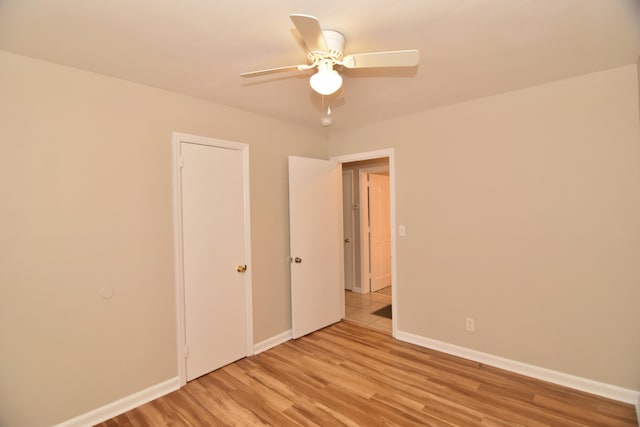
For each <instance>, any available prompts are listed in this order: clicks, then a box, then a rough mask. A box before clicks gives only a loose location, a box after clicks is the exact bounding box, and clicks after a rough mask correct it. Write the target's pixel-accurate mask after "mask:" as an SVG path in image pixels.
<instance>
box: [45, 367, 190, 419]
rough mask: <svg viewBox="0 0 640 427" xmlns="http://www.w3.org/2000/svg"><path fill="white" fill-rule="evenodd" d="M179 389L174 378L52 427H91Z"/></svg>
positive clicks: (178, 382) (178, 384)
mask: <svg viewBox="0 0 640 427" xmlns="http://www.w3.org/2000/svg"><path fill="white" fill-rule="evenodd" d="M179 388H180V378H178V377H175V378H171V379H169V380H167V381H163V382H161V383H160V384H156V385H153V386H151V387H149V388H146V389H144V390H140V391H138V392H136V393H133V394H131V395H129V396H127V397H123V398H122V399H120V400H116V401H115V402H112V403H109V404H108V405H105V406H102V407H100V408H97V409H94V410H93V411H90V412H87V413H85V414H82V415H80V416H78V417H75V418H72V419H70V420H67V421H64V422H62V423H60V424H57V425H56V426H54V427H86V426H93V425H96V424H98V423H101V422H103V421H106V420H108V419H110V418H113V417H115V416H116V415H120V414H122V413H123V412H127V411H128V410H130V409H133V408H137V407H138V406H140V405H143V404H145V403H147V402H149V401H151V400H153V399H157V398H158V397H161V396H164V395H165V394H168V393H171V392H172V391H176V390H177V389H179Z"/></svg>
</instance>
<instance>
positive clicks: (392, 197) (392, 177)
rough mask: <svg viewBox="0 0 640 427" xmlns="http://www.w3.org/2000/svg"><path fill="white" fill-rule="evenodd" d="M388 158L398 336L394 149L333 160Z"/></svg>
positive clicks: (394, 319) (394, 325)
mask: <svg viewBox="0 0 640 427" xmlns="http://www.w3.org/2000/svg"><path fill="white" fill-rule="evenodd" d="M383 157H387V158H388V159H389V193H390V194H389V204H390V209H391V283H392V284H393V285H392V286H391V310H392V311H393V317H392V319H391V325H392V332H391V333H392V335H393V337H395V336H396V331H397V330H398V314H399V313H400V311H399V310H400V307H399V304H398V298H397V293H398V286H399V285H400V284H399V283H398V277H397V274H396V271H397V268H396V170H395V160H394V149H393V148H387V149H383V150H376V151H367V152H364V153H356V154H346V155H343V156H334V157H332V158H331V160H335V161H337V162H339V163H348V162H357V161H360V160H370V159H379V158H383ZM361 204H362V203H361Z"/></svg>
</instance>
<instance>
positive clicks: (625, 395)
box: [396, 331, 640, 405]
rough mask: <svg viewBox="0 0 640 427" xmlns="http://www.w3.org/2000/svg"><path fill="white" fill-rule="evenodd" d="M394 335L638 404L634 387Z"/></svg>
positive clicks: (539, 377)
mask: <svg viewBox="0 0 640 427" xmlns="http://www.w3.org/2000/svg"><path fill="white" fill-rule="evenodd" d="M396 338H397V339H399V340H400V341H406V342H408V343H411V344H416V345H419V346H421V347H426V348H430V349H432V350H437V351H441V352H443V353H448V354H452V355H454V356H459V357H462V358H464V359H469V360H473V361H475V362H480V363H484V364H486V365H491V366H495V367H496V368H500V369H505V370H507V371H511V372H516V373H518V374H522V375H526V376H528V377H533V378H537V379H539V380H543V381H548V382H551V383H554V384H558V385H562V386H565V387H570V388H573V389H576V390H581V391H585V392H587V393H592V394H596V395H598V396H603V397H607V398H609V399H614V400H618V401H620V402H625V403H630V404H632V405H639V404H640V403H639V402H640V391H637V390H629V389H626V388H622V387H618V386H614V385H610V384H605V383H601V382H598V381H593V380H589V379H586V378H581V377H577V376H574V375H571V374H565V373H563V372H558V371H552V370H551V369H546V368H541V367H538V366H534V365H529V364H527V363H522V362H517V361H515V360H510V359H505V358H503V357H499V356H494V355H492V354H488V353H483V352H481V351H476V350H471V349H469V348H466V347H460V346H457V345H453V344H449V343H446V342H442V341H438V340H434V339H431V338H426V337H422V336H419V335H414V334H411V333H408V332H402V331H398V332H397V333H396Z"/></svg>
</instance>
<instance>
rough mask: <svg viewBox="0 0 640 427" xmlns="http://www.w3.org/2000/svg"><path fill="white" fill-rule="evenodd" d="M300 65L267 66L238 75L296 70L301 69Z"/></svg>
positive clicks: (256, 74)
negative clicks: (266, 67)
mask: <svg viewBox="0 0 640 427" xmlns="http://www.w3.org/2000/svg"><path fill="white" fill-rule="evenodd" d="M300 67H301V66H300V65H288V66H286V67H278V68H268V69H266V70H258V71H249V72H247V73H242V74H240V77H256V76H262V75H264V74H271V73H279V72H281V71H298V70H300V69H301V68H300ZM305 67H306V66H305Z"/></svg>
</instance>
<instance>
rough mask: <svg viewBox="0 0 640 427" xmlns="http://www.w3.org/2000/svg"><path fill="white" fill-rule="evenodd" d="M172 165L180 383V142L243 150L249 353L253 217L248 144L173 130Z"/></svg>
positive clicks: (183, 333) (183, 357) (183, 348)
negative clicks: (251, 215) (251, 216)
mask: <svg viewBox="0 0 640 427" xmlns="http://www.w3.org/2000/svg"><path fill="white" fill-rule="evenodd" d="M172 140H173V147H172V148H173V149H172V154H173V158H172V167H173V246H174V251H173V255H174V265H175V291H176V336H177V339H176V342H177V359H178V376H179V378H180V387H182V386H184V385H185V384H186V383H187V369H186V364H187V362H186V331H185V305H184V304H185V298H184V260H183V240H182V237H183V236H182V174H181V168H182V158H181V156H180V143H182V142H186V143H192V144H199V145H207V146H210V147H219V148H227V149H233V150H240V151H242V169H243V182H244V188H243V193H244V194H243V196H244V247H245V254H244V257H245V260H246V263H247V265H248V266H249V268H248V269H247V271H246V272H245V273H244V286H245V295H246V300H245V304H246V313H247V340H246V341H247V343H246V346H247V351H246V354H247V356H251V355H253V304H252V293H251V292H252V285H251V284H252V279H251V218H250V212H251V209H250V204H249V202H250V200H249V199H250V198H249V194H250V193H249V145H248V144H241V143H238V142H230V141H224V140H221V139H214V138H207V137H203V136H196V135H189V134H185V133H178V132H174V133H173V137H172Z"/></svg>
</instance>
